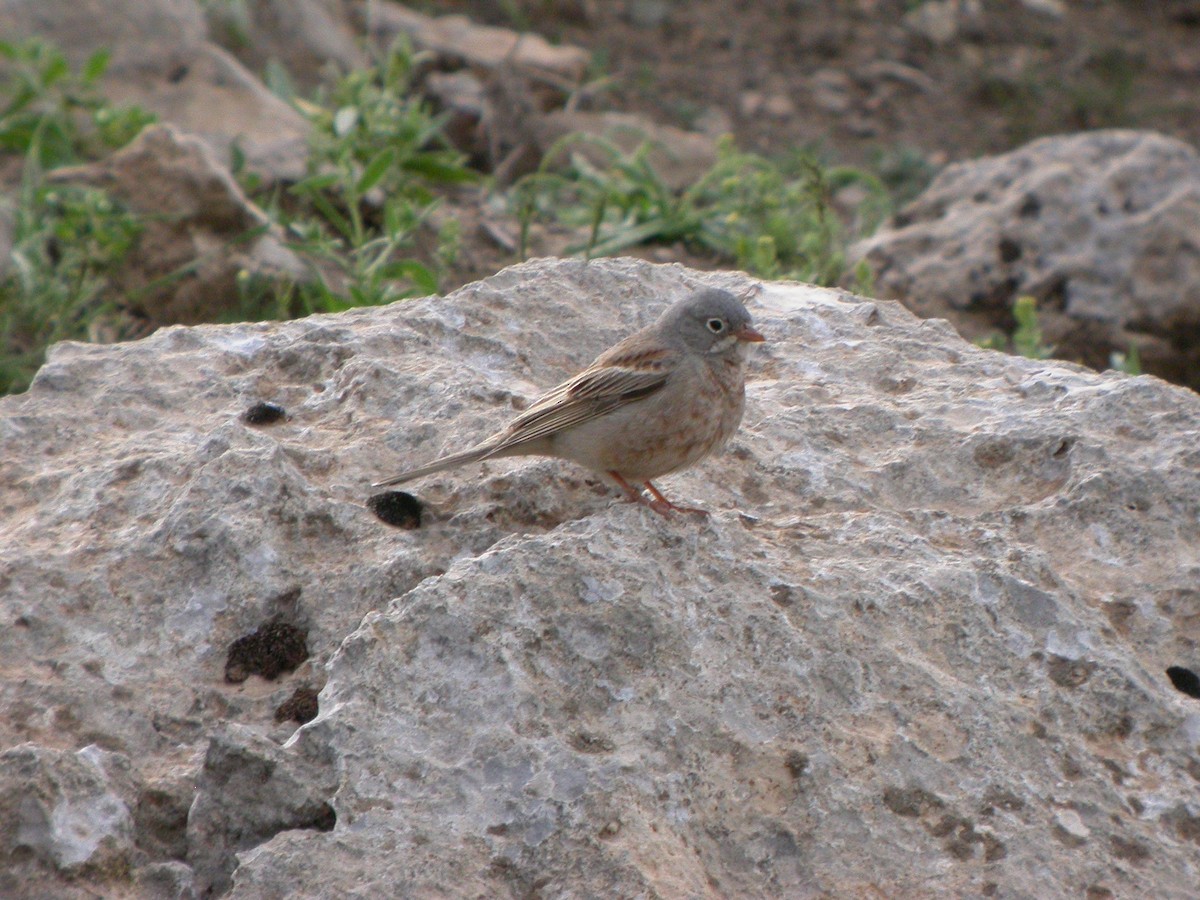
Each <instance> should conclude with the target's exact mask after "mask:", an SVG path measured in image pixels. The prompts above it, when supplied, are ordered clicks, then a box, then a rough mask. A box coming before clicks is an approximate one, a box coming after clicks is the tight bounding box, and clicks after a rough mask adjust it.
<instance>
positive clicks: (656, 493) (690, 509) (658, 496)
mask: <svg viewBox="0 0 1200 900" xmlns="http://www.w3.org/2000/svg"><path fill="white" fill-rule="evenodd" d="M642 483H643V484H644V485H645V486H646V490H648V491H649V492H650V494H651V496H653V497H654V499H655V501H656V502H658V503H661V504H663V505H664V506H666V508H667V509H670V510H674V511H675V512H681V513H693V514H695V515H700V516H707V515H708V511H707V510H703V509H698V508H696V507H695V506H676V505H675V504H674V503H672V502H671V501H670V500H668V499H667V498H666V497H664V496H663V492H662V491H660V490H659V489H658V488H656V487H655V486H654V485H652V484H651V483H650V482H648V481H645V482H642Z"/></svg>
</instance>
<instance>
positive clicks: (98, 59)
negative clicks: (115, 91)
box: [80, 49, 112, 84]
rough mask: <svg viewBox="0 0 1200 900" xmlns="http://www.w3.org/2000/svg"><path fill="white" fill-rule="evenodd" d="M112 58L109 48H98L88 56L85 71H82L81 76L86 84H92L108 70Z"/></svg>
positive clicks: (84, 66)
mask: <svg viewBox="0 0 1200 900" xmlns="http://www.w3.org/2000/svg"><path fill="white" fill-rule="evenodd" d="M111 59H112V53H111V52H110V51H108V50H105V49H101V50H97V51H96V52H95V53H93V54H92V55H91V56H89V57H88V58H87V62H85V63H84V64H83V71H82V72H80V77H81V78H82V79H83V83H84V84H92V83H94V82H95V81H97V80H98V79H99V78H100V76H102V75H103V74H104V73H105V72H106V71H107V70H108V63H109V60H111Z"/></svg>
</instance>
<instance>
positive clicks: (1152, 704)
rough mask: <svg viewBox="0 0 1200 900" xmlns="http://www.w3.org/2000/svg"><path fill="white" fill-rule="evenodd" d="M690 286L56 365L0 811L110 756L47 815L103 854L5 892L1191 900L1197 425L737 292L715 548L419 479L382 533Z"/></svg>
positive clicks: (52, 362)
mask: <svg viewBox="0 0 1200 900" xmlns="http://www.w3.org/2000/svg"><path fill="white" fill-rule="evenodd" d="M702 284H708V285H717V286H723V287H727V288H731V289H735V290H738V291H744V290H745V289H747V288H748V287H750V286H751V284H752V282H750V281H749V280H748V279H747V278H746V277H745V276H743V275H741V274H738V273H708V274H701V273H697V272H692V271H688V270H686V269H683V268H681V267H678V266H653V265H650V264H648V263H643V262H638V261H632V260H603V261H595V262H592V263H589V264H584V263H581V262H577V261H536V262H531V263H528V264H525V265H522V266H517V267H514V268H511V269H508V270H505V271H504V272H501V273H500V274H498V275H496V276H494V277H493V278H490V279H488V280H486V281H484V282H480V283H478V284H474V285H470V286H468V287H466V288H463V289H462V290H460V291H457V292H455V293H454V294H453V295H451V296H449V297H447V298H429V299H425V300H420V301H413V302H407V303H402V304H395V305H392V306H390V307H387V308H382V309H363V310H355V311H352V312H348V313H345V314H342V315H338V316H319V317H313V318H310V319H305V320H300V321H294V322H286V323H275V324H253V325H235V326H201V327H195V328H184V327H172V328H166V329H162V330H160V331H159V332H157V333H156V334H154V335H153V336H151V337H150V338H147V339H146V340H143V341H139V342H136V343H130V344H121V345H114V346H109V347H97V346H89V345H82V344H63V345H59V346H58V347H56V348H55V349H54V350H53V351H52V352H51V354H50V358H49V360H48V362H47V364H46V365H45V366H44V367H43V369H42V370H41V372H40V373H39V375H38V377H37V378H36V379H35V381H34V384H33V386H32V388H31V389H30V391H29V392H28V393H27V394H25V395H22V396H18V397H8V398H5V399H3V400H0V509H3V510H4V516H3V518H2V519H0V523H2V524H0V533H2V535H3V539H2V540H0V621H3V623H4V625H5V627H4V628H3V629H0V660H3V661H4V665H5V673H6V677H5V682H4V689H3V693H2V694H0V710H2V711H3V715H0V788H4V790H8V788H5V787H4V786H5V785H9V786H11V785H13V784H16V783H18V782H19V781H20V780H21V779H22V778H24V777H26V774H25V773H26V769H27V768H28V766H29V765H30V763H29V760H35V761H36V760H44V761H45V762H42V763H39V765H41V766H42V767H43V769H44V770H45V771H51V772H53V771H58V770H59V769H62V768H63V767H66V766H71V767H73V768H78V764H77V763H76V761H74V759H73V756H74V755H75V754H76V752H77V751H78V750H79V749H82V748H85V747H88V746H89V745H93V744H94V745H97V746H99V747H102V748H104V751H105V753H108V754H114V756H112V757H109V759H110V761H111V762H113V765H112V766H110V767H109V769H106V770H105V771H104V772H101V773H98V774H97V773H93V774H91V775H88V780H78V781H77V782H72V784H76V783H77V784H78V785H79V787H72V788H71V791H73V792H74V794H72V796H74V795H78V796H80V797H85V798H103V797H106V796H111V797H113V798H115V799H114V800H113V802H112V803H111V804H107V805H106V806H105V809H110V810H116V811H117V813H118V814H116V815H114V816H107V815H106V818H105V821H108V822H110V823H115V824H113V825H111V827H110V828H109V831H107V832H105V835H106V836H105V837H103V838H102V839H101V840H100V841H98V842H97V843H96V846H97V848H100V850H101V851H102V852H103V853H104V854H106V855H105V856H103V857H98V861H99V862H103V861H104V860H116V861H117V862H118V863H119V864H117V865H110V864H108V863H107V862H106V863H104V864H103V865H97V866H96V867H94V868H89V867H88V866H87V865H86V864H78V863H76V864H69V861H68V860H67V858H66V857H62V856H58V857H56V856H55V853H54V852H53V850H52V849H41V850H32V851H31V850H30V849H29V847H30V844H29V840H28V839H22V838H20V837H19V829H17V830H14V829H13V828H12V827H9V828H7V829H4V828H0V838H2V839H3V845H2V846H0V860H3V862H2V863H0V868H5V869H6V870H12V871H18V869H17V868H15V867H18V866H19V867H20V868H19V871H20V872H21V881H20V887H21V889H22V890H23V891H25V892H26V893H27V894H28V895H30V896H50V895H53V896H84V895H85V892H86V891H88V890H90V891H92V892H93V893H103V894H106V895H112V896H117V895H124V896H147V897H151V896H187V895H188V894H189V892H191V891H193V890H195V891H205V890H207V889H209V888H212V889H214V890H215V892H218V893H219V892H220V891H222V890H224V888H225V886H226V885H228V894H229V895H230V896H236V897H247V898H248V897H263V896H297V895H305V896H336V895H341V894H346V893H350V892H357V893H358V894H360V895H364V896H366V895H372V894H380V895H387V896H430V895H437V896H449V897H459V896H528V895H531V894H540V895H543V896H643V895H644V896H653V895H657V896H693V895H696V896H701V895H702V896H778V897H796V896H814V895H835V896H854V895H863V894H872V893H874V894H879V895H897V894H901V895H921V896H944V897H957V896H963V895H967V894H972V895H973V894H980V893H982V894H985V895H997V896H1008V897H1030V898H1032V897H1044V896H1065V895H1080V896H1083V895H1089V894H1090V895H1091V896H1094V897H1099V896H1110V895H1112V896H1131V895H1142V896H1156V897H1186V896H1190V895H1192V894H1193V893H1194V889H1195V884H1196V883H1197V877H1198V875H1200V872H1198V868H1200V867H1198V865H1197V862H1196V860H1197V844H1198V843H1200V805H1197V803H1196V800H1195V785H1196V778H1197V773H1200V751H1198V750H1197V746H1198V744H1200V705H1198V704H1200V699H1197V697H1196V694H1198V693H1200V682H1198V680H1197V677H1196V674H1195V673H1196V672H1197V671H1198V669H1200V658H1197V657H1198V653H1200V651H1198V650H1197V634H1196V621H1195V609H1196V601H1197V596H1198V595H1197V589H1196V584H1197V577H1198V576H1200V559H1198V558H1197V553H1196V547H1197V542H1196V522H1197V521H1200V453H1198V451H1197V449H1196V435H1197V434H1198V433H1200V400H1198V399H1197V397H1196V396H1195V395H1194V394H1192V393H1191V392H1189V391H1187V390H1185V389H1182V388H1178V387H1173V386H1170V385H1168V384H1165V383H1164V382H1162V381H1159V380H1158V379H1156V378H1153V377H1149V376H1144V377H1139V378H1130V377H1127V376H1123V375H1117V374H1114V373H1107V374H1096V373H1094V372H1090V371H1087V370H1084V369H1082V368H1079V367H1076V366H1073V365H1070V364H1066V363H1057V362H1045V361H1041V362H1035V361H1030V360H1025V359H1020V358H1014V357H1009V356H1005V355H1001V354H998V353H994V352H990V351H984V350H980V349H978V348H975V347H973V346H971V345H970V344H967V343H965V342H963V341H962V340H961V339H960V338H959V337H958V336H957V335H956V334H955V333H954V332H953V330H952V329H951V328H950V327H949V326H948V325H947V324H946V323H944V322H940V321H935V320H924V321H923V320H920V319H917V318H916V317H914V316H913V315H912V314H910V313H909V312H907V311H905V310H904V309H902V308H901V307H900V306H898V305H897V304H894V303H886V302H871V301H865V300H861V299H859V298H856V297H853V296H850V295H847V294H844V293H841V292H837V291H831V290H825V289H818V288H813V287H809V286H805V285H797V284H770V285H767V286H765V287H764V289H763V290H762V291H761V292H760V293H759V294H758V295H757V296H756V297H755V298H753V299H752V300H751V302H750V307H751V310H752V312H753V313H754V315H755V317H756V323H757V326H758V327H759V328H760V330H762V331H763V332H764V333H765V334H766V335H767V338H768V341H769V343H767V344H764V345H759V346H758V347H756V348H755V353H754V354H753V362H752V365H751V376H750V377H751V382H750V385H749V388H748V403H747V413H746V420H745V422H744V425H743V428H742V430H741V432H740V433H739V434H738V436H737V437H736V438H735V439H734V441H733V443H732V444H731V446H730V447H729V448H728V449H727V451H726V452H725V453H724V454H722V455H720V456H718V457H714V458H712V459H710V460H708V461H706V462H705V463H703V464H702V465H700V466H698V467H697V468H695V469H693V470H690V471H688V472H684V473H681V474H679V475H676V476H674V477H672V478H669V479H666V480H665V481H664V483H663V487H664V489H666V490H668V491H669V492H670V494H671V496H672V497H674V498H676V499H678V500H679V501H681V502H686V503H688V504H691V505H703V506H705V507H706V508H707V509H709V510H710V512H711V516H710V517H709V519H707V520H706V521H698V520H696V519H695V518H693V517H686V516H681V517H676V518H672V519H664V518H661V517H659V516H657V515H655V514H654V513H653V512H651V511H649V510H646V509H643V508H641V507H637V506H633V505H630V504H628V503H626V502H624V501H623V500H621V499H620V497H619V495H618V493H617V492H616V491H615V490H613V489H611V488H609V487H607V486H605V485H604V484H602V483H601V482H600V480H599V479H597V478H596V477H594V476H592V475H591V474H589V473H586V472H581V471H579V470H578V469H575V468H573V467H571V466H570V465H569V464H566V463H560V462H556V461H552V460H535V459H526V460H521V459H515V460H502V461H495V462H488V463H483V464H479V465H477V466H476V467H474V468H470V469H462V470H459V471H453V472H446V473H441V474H439V475H437V476H433V477H431V478H429V479H427V480H425V481H424V482H417V483H415V484H414V485H412V486H411V493H412V494H414V495H415V496H416V497H417V498H418V500H419V501H420V503H421V504H423V515H422V525H421V527H420V528H416V529H408V530H403V529H396V528H391V527H389V526H387V525H385V524H383V523H382V522H381V521H380V520H378V519H377V518H375V516H374V515H373V514H372V512H371V511H370V510H369V509H368V507H367V505H366V502H365V501H366V499H367V497H368V495H369V494H370V493H371V490H370V488H369V486H368V485H369V483H370V482H371V481H372V480H374V479H376V478H378V477H380V476H382V475H386V474H388V473H390V472H392V471H393V470H396V469H397V468H402V467H403V466H404V465H407V464H409V463H414V462H419V461H422V460H425V459H427V458H430V457H432V456H434V455H435V454H437V453H438V452H439V451H442V450H445V449H448V448H451V447H455V446H459V445H460V444H461V443H463V442H465V441H468V440H473V439H475V438H477V437H479V436H480V435H483V434H485V433H487V432H488V431H490V430H492V429H494V428H495V427H497V426H498V425H499V424H501V423H502V422H504V421H505V420H506V419H508V418H509V417H510V416H512V415H513V413H514V411H515V410H517V409H519V408H522V407H523V406H525V405H526V404H527V403H528V402H529V401H530V400H531V399H532V398H533V397H534V396H535V395H536V394H537V393H538V392H539V391H540V390H541V389H543V388H545V387H547V386H549V385H552V384H554V383H555V382H556V381H558V380H560V379H561V378H563V377H565V376H567V375H569V374H571V373H572V372H574V371H576V370H577V369H578V368H580V367H581V366H582V365H584V364H586V363H587V362H588V361H589V360H590V359H591V358H592V357H594V356H595V355H596V354H597V353H598V352H600V351H601V350H603V349H604V348H606V347H607V346H609V345H611V344H612V343H613V342H614V341H615V340H616V339H617V338H618V337H620V336H621V335H623V334H625V333H627V332H628V331H630V330H631V329H633V328H636V327H637V326H639V325H642V324H645V323H646V322H649V321H650V320H652V318H653V317H654V316H655V315H656V314H657V313H658V312H659V311H660V310H661V309H662V308H663V306H664V305H665V304H667V303H669V302H670V301H671V300H673V299H675V298H677V297H679V296H681V295H682V294H683V293H685V292H686V291H688V290H691V289H693V288H695V287H696V286H698V285H702ZM265 401H269V402H272V403H274V404H277V405H278V407H279V409H274V408H270V407H262V406H261V405H259V404H261V403H263V402H265ZM271 410H273V412H274V414H273V415H268V414H266V413H267V412H268V411H271ZM251 411H253V414H252V415H249V416H248V417H247V416H246V413H247V412H251ZM303 690H308V691H315V690H319V691H320V698H319V708H318V710H317V711H316V715H315V717H313V716H312V715H311V713H309V714H307V715H300V716H299V720H302V721H303V724H300V725H299V726H298V720H297V719H296V718H294V717H293V716H292V713H290V712H289V713H288V714H287V715H285V716H281V715H280V714H279V713H280V711H281V710H283V709H284V708H289V709H291V708H293V707H292V704H293V703H294V701H295V699H296V698H297V696H300V695H301V693H302V691H303ZM55 754H60V755H55ZM61 754H66V755H65V756H63V755H61ZM118 757H119V759H118ZM117 762H120V763H121V765H116V763H117ZM22 767H25V768H22ZM37 777H39V778H42V779H43V783H46V784H49V783H50V781H49V776H40V775H39V776H37ZM6 796H12V795H11V793H9V794H4V793H3V791H0V800H3V798H4V797H6ZM40 796H45V797H46V798H48V799H45V800H41V801H39V802H40V803H41V804H42V806H41V807H40V808H43V809H52V808H53V804H54V803H55V802H56V801H55V800H54V799H53V797H54V795H53V794H51V793H47V792H43V795H40ZM5 802H7V801H5ZM119 804H123V805H124V808H126V809H128V810H129V811H130V815H129V817H128V818H124V817H122V816H121V815H119V810H120V805H119ZM43 818H44V817H43ZM38 846H39V847H43V848H48V847H51V846H52V845H51V844H50V843H48V842H47V841H42V842H41V843H40V844H39V845H38ZM73 892H74V893H73Z"/></svg>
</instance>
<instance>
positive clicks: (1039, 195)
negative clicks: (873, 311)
mask: <svg viewBox="0 0 1200 900" xmlns="http://www.w3.org/2000/svg"><path fill="white" fill-rule="evenodd" d="M1198 233H1200V153H1197V151H1196V150H1195V148H1193V147H1191V146H1189V145H1188V144H1185V143H1183V142H1182V141H1178V140H1175V139H1173V138H1168V137H1165V136H1163V135H1160V134H1155V133H1153V132H1141V131H1093V132H1085V133H1082V134H1075V135H1066V136H1062V137H1050V138H1042V139H1040V140H1036V141H1033V142H1032V143H1030V144H1028V145H1027V146H1025V147H1022V148H1020V149H1019V150H1015V151H1013V152H1012V153H1006V154H1004V155H1002V156H995V157H989V158H985V159H980V160H973V161H970V162H964V163H957V164H955V165H952V166H949V167H947V168H946V170H945V171H943V172H942V173H941V174H940V175H939V176H938V177H937V178H936V179H935V180H934V182H933V184H931V185H930V186H929V188H928V189H927V190H926V191H925V192H924V193H923V194H922V195H921V196H920V197H918V198H917V199H916V200H915V201H913V203H912V204H911V205H910V206H908V207H907V208H906V209H905V210H903V212H902V213H901V215H900V216H899V217H897V221H896V223H895V224H894V226H893V227H891V228H888V229H885V230H883V231H881V232H879V233H878V234H876V235H874V236H873V237H871V238H868V239H866V240H864V241H862V242H860V243H859V244H857V245H856V246H855V247H854V248H852V251H851V256H852V259H865V260H867V262H868V263H870V265H871V268H872V269H873V271H874V272H875V285H876V288H877V293H878V294H879V295H880V296H885V297H888V298H890V299H898V300H901V301H902V302H903V303H904V304H905V305H906V306H908V307H909V308H910V309H912V310H914V311H916V312H917V313H919V314H920V315H923V316H943V317H946V318H948V319H949V320H950V321H951V322H953V323H954V325H955V326H956V327H957V328H959V329H960V330H961V331H962V333H963V334H965V335H966V336H968V337H970V338H978V337H983V336H986V335H987V334H988V333H990V332H993V331H995V330H1001V331H1010V330H1011V329H1012V325H1013V320H1012V307H1013V303H1014V301H1015V300H1016V299H1017V298H1018V297H1020V296H1021V295H1024V294H1029V295H1032V296H1033V297H1034V298H1035V299H1037V301H1038V309H1039V316H1040V323H1041V325H1042V327H1043V330H1044V331H1045V334H1046V337H1047V342H1048V343H1050V344H1052V345H1054V346H1055V348H1056V349H1055V355H1056V356H1058V357H1060V358H1064V359H1072V360H1075V361H1078V362H1083V363H1086V364H1087V365H1090V366H1092V367H1095V368H1101V369H1103V368H1105V367H1106V366H1107V365H1108V364H1109V359H1110V356H1111V354H1112V353H1113V352H1114V351H1115V352H1120V353H1128V352H1129V351H1130V348H1131V346H1132V347H1136V348H1138V350H1139V352H1140V355H1141V358H1142V360H1143V363H1144V365H1145V368H1146V369H1147V371H1151V372H1154V373H1155V374H1158V375H1161V376H1163V377H1166V378H1169V379H1171V380H1172V381H1176V382H1180V383H1184V384H1188V385H1190V386H1192V387H1196V386H1200V345H1198V344H1197V342H1196V340H1195V336H1196V334H1197V333H1198V332H1200V245H1198V244H1197V242H1196V235H1197V234H1198Z"/></svg>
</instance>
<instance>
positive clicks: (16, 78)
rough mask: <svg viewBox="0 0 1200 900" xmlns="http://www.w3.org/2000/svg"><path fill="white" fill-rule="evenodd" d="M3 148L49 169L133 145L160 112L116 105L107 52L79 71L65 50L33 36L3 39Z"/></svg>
mask: <svg viewBox="0 0 1200 900" xmlns="http://www.w3.org/2000/svg"><path fill="white" fill-rule="evenodd" d="M0 60H2V61H3V76H4V78H3V81H2V82H0V152H8V153H18V154H21V155H23V156H30V155H31V156H32V158H33V161H35V162H36V163H37V165H38V166H40V167H41V168H43V169H49V168H54V167H56V166H61V165H65V164H68V163H73V162H78V161H79V160H80V159H86V158H91V157H94V156H97V155H99V154H101V153H102V152H104V151H106V150H109V149H112V148H114V147H122V146H124V145H125V144H127V143H129V141H130V140H132V139H133V138H134V136H136V135H137V133H138V132H139V131H141V130H142V128H144V127H145V126H146V125H147V124H149V123H150V122H152V121H154V116H153V115H151V114H150V113H147V112H145V111H144V110H142V109H139V108H138V107H122V106H114V105H112V104H111V103H109V102H108V101H107V100H105V99H104V97H103V96H102V95H101V93H100V91H99V87H98V84H99V81H100V78H101V76H103V74H104V72H105V70H106V69H107V68H108V62H109V54H108V52H107V51H105V50H99V51H97V52H96V53H93V54H92V55H91V56H90V57H89V58H88V59H87V61H86V62H85V63H84V64H83V68H82V69H81V70H80V71H79V72H73V71H72V70H71V67H70V65H69V64H68V62H67V59H66V57H65V56H64V55H63V54H62V51H60V50H59V49H57V48H56V47H55V46H54V45H52V44H50V43H48V42H46V41H43V40H40V39H37V38H33V39H30V40H27V41H24V42H22V43H19V44H14V43H8V42H0Z"/></svg>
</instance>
